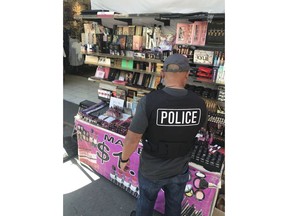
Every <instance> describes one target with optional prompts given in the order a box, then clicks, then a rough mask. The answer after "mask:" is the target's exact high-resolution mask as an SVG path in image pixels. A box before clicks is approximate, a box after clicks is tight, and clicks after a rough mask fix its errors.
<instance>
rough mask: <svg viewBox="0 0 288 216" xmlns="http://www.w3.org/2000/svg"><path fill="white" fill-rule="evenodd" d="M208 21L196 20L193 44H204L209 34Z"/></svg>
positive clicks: (193, 30)
mask: <svg viewBox="0 0 288 216" xmlns="http://www.w3.org/2000/svg"><path fill="white" fill-rule="evenodd" d="M207 27H208V22H207V21H196V22H194V23H193V28H192V35H191V45H198V46H204V45H205V42H206V34H207Z"/></svg>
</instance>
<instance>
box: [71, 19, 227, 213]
mask: <svg viewBox="0 0 288 216" xmlns="http://www.w3.org/2000/svg"><path fill="white" fill-rule="evenodd" d="M99 26H100V25H98V30H99V31H98V33H96V36H95V40H94V39H93V38H94V37H92V38H90V37H91V35H90V34H91V32H93V29H95V26H92V28H90V27H91V26H90V27H89V26H87V25H86V31H89V32H90V33H89V34H88V35H86V34H84V35H81V36H82V40H83V41H82V46H83V50H85V52H83V54H85V55H86V57H87V59H86V63H87V64H91V65H93V64H94V66H95V65H96V66H97V68H98V69H96V72H97V73H95V76H94V77H91V79H92V80H93V79H94V80H95V81H96V80H97V82H99V83H100V84H101V85H102V84H103V85H102V86H100V88H99V89H98V98H99V99H100V100H102V102H100V103H97V104H91V106H89V107H85V108H83V109H82V110H81V111H79V112H78V115H77V116H78V117H77V118H75V119H76V120H75V125H76V128H77V138H78V155H79V160H80V162H81V163H84V164H86V165H88V166H90V167H91V168H92V169H93V170H95V171H96V172H97V173H99V174H101V175H103V176H104V177H105V178H107V179H109V180H110V181H111V182H113V183H114V184H115V185H117V186H119V187H120V188H122V189H123V190H125V191H127V192H128V193H129V194H131V195H132V196H134V197H139V188H138V176H137V171H138V170H137V169H138V165H139V156H140V153H141V150H142V144H141V143H139V145H138V148H137V150H136V151H135V152H134V153H133V154H132V155H131V157H130V166H129V168H128V170H127V171H125V172H123V171H121V170H120V169H119V163H120V162H119V161H120V160H119V158H120V155H121V153H122V148H123V140H124V137H125V135H126V133H127V131H128V127H129V126H130V124H131V121H132V117H133V114H135V109H136V105H137V102H136V98H138V99H139V98H141V96H144V95H145V94H146V93H148V92H150V91H153V90H155V89H161V88H163V87H164V85H163V83H162V82H163V81H162V80H161V76H160V72H161V71H162V70H163V61H164V60H165V59H166V58H167V57H168V56H169V55H171V54H173V53H179V54H182V55H185V56H186V57H187V58H188V59H189V63H190V66H191V69H190V74H189V76H190V77H189V80H190V81H191V80H192V82H190V83H189V84H187V85H186V86H185V88H186V89H189V90H192V91H193V92H195V93H196V94H197V95H199V96H201V97H202V98H203V99H204V101H205V104H206V106H207V109H208V119H207V125H206V130H204V131H200V132H199V134H198V135H197V138H196V142H195V145H193V148H192V149H191V152H190V155H191V157H190V163H189V171H190V178H189V181H188V183H187V185H186V187H185V193H184V194H183V196H184V199H183V202H182V210H181V215H182V216H185V215H187V216H188V215H189V216H191V215H193V216H211V214H212V213H211V212H212V211H213V210H212V208H213V207H214V206H212V204H213V203H215V201H216V195H217V190H218V189H219V185H221V184H220V183H221V172H222V171H223V167H224V166H223V165H224V161H225V151H224V148H225V142H224V141H225V115H224V108H223V109H222V108H220V106H222V104H224V102H225V86H224V84H225V82H224V78H225V69H224V65H225V51H224V49H223V47H220V46H218V47H217V46H212V45H213V44H214V45H215V44H216V45H217V44H219V45H221V43H222V39H223V37H224V29H223V30H221V28H222V27H223V25H222V24H221V23H219V22H214V20H212V24H211V22H207V21H193V22H191V23H178V24H177V29H176V32H175V34H174V35H172V36H171V35H164V34H163V33H162V30H161V28H160V27H158V26H156V25H155V26H153V27H151V26H140V25H131V24H130V25H129V24H128V25H126V26H120V25H114V26H113V30H112V29H107V30H105V28H103V29H99ZM213 28H214V29H213ZM87 29H88V30H87ZM103 31H107V32H106V33H107V34H103ZM95 32H96V30H95ZM85 33H86V32H85ZM219 34H220V35H219ZM107 35H109V37H108V36H107ZM87 36H88V37H87ZM89 38H90V39H89ZM168 40H169V41H168ZM223 43H224V42H223ZM208 44H210V45H211V46H206V45H208ZM87 51H89V52H87ZM105 68H109V70H105ZM109 83H111V86H113V88H109V87H107V85H109ZM191 83H193V84H195V85H192V84H191ZM115 86H116V88H115ZM106 88H107V89H106ZM108 89H112V90H108ZM115 89H116V90H115ZM144 90H145V91H144ZM113 98H118V99H123V101H124V104H125V108H126V107H127V108H128V109H129V110H130V111H129V112H127V110H124V109H119V108H117V107H115V106H111V107H109V104H108V102H109V101H112V99H113ZM123 106H124V105H123ZM223 106H224V105H223ZM219 109H221V110H222V111H223V112H222V111H221V112H218V110H219ZM219 182H220V183H219ZM164 200H165V199H164V193H163V191H162V190H161V191H160V192H159V194H158V198H157V201H156V204H155V209H156V210H157V211H159V212H161V213H163V212H164V208H165V207H164V203H165V201H164Z"/></svg>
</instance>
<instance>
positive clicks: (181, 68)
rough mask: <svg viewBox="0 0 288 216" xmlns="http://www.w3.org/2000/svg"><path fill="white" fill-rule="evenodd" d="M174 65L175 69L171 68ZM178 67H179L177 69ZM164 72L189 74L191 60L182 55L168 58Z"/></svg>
mask: <svg viewBox="0 0 288 216" xmlns="http://www.w3.org/2000/svg"><path fill="white" fill-rule="evenodd" d="M169 65H173V67H172V66H171V67H169ZM177 66H178V67H177ZM163 71H164V72H188V71H190V65H189V60H188V59H187V58H186V57H185V56H183V55H181V54H178V53H176V54H173V55H170V56H168V57H167V58H166V59H165V61H164V65H163Z"/></svg>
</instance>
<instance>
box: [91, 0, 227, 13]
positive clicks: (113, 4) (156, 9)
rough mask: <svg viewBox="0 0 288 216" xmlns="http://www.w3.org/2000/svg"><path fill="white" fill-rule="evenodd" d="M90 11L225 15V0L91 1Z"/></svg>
mask: <svg viewBox="0 0 288 216" xmlns="http://www.w3.org/2000/svg"><path fill="white" fill-rule="evenodd" d="M91 10H109V11H113V12H118V13H124V14H125V13H126V14H143V13H197V12H208V13H225V0H181V1H179V0H157V1H155V0H145V1H143V0H142V1H136V0H117V1H115V0H102V1H99V0H91Z"/></svg>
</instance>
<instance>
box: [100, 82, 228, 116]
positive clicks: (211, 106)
mask: <svg viewBox="0 0 288 216" xmlns="http://www.w3.org/2000/svg"><path fill="white" fill-rule="evenodd" d="M102 81H103V80H102ZM99 82H100V83H101V80H100V81H99ZM104 83H107V81H105V82H104ZM108 83H110V82H108ZM112 84H113V83H112ZM113 85H116V86H118V85H117V84H113ZM120 87H121V88H123V87H124V88H128V89H126V90H123V91H124V97H123V99H124V100H125V99H127V97H130V98H133V97H134V96H136V97H142V96H144V95H145V94H147V93H149V92H141V88H132V87H131V88H130V86H122V85H120V86H119V88H120ZM163 87H164V85H162V86H161V87H160V86H158V87H157V89H161V88H163ZM185 88H186V89H190V90H192V91H193V92H195V93H196V94H197V95H199V96H201V97H202V98H203V99H204V101H205V104H206V107H207V109H208V111H209V112H211V113H218V112H219V113H225V109H224V107H225V89H224V87H223V86H218V89H214V90H213V89H210V88H204V87H202V86H193V85H189V84H187V85H186V86H185ZM152 90H153V89H152ZM113 96H114V97H115V95H113V91H111V90H108V89H104V88H98V98H99V99H100V100H103V101H110V98H111V97H113Z"/></svg>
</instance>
